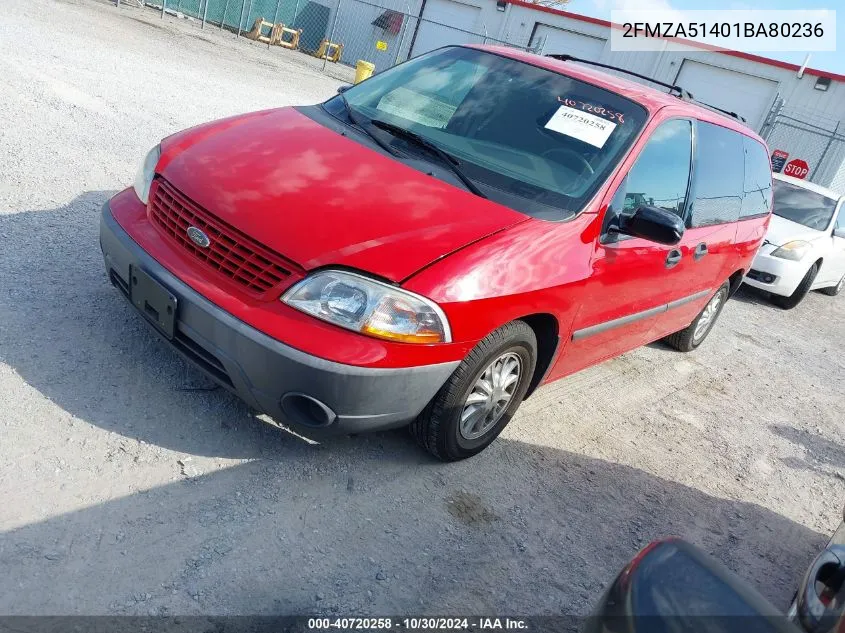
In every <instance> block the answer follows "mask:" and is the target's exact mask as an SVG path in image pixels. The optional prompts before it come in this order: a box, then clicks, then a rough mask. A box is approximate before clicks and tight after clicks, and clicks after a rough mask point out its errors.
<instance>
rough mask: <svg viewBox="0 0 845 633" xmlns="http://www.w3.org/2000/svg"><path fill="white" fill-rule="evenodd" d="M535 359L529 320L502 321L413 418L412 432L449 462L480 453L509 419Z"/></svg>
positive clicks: (516, 405) (532, 369)
mask: <svg viewBox="0 0 845 633" xmlns="http://www.w3.org/2000/svg"><path fill="white" fill-rule="evenodd" d="M536 365H537V338H536V336H535V335H534V331H533V330H532V329H531V328H530V327H529V326H528V324H527V323H525V322H524V321H512V322H511V323H508V324H507V325H504V326H502V327H501V328H499V329H498V330H496V331H494V332H492V333H491V334H489V335H488V336H487V337H486V338H485V339H483V340H482V341H481V342H480V343H479V344H478V345H476V346H475V348H473V350H472V351H471V352H470V353H469V354H468V355H467V357H466V358H465V359H464V360H463V361H462V362H461V364H460V365H458V368H457V369H456V370H455V371H454V373H453V374H452V376H451V377H450V378H449V380H447V381H446V384H444V385H443V386H442V387H441V388H440V391H438V392H437V395H435V396H434V398H433V399H432V400H431V402H430V403H429V404H428V406H427V407H426V408H425V409H424V410H423V412H422V413H421V414H420V415H419V417H417V419H416V420H414V421H413V422H412V423H411V426H410V430H411V434H412V435H413V436H414V438H415V439H416V440H417V443H419V445H420V446H422V447H423V448H424V449H426V450H427V451H428V452H429V453H431V454H432V455H434V456H435V457H437V458H438V459H440V460H442V461H444V462H451V461H457V460H459V459H466V458H467V457H472V456H473V455H476V454H478V453H480V452H481V451H483V450H484V449H485V448H487V446H489V445H490V443H491V442H492V441H493V440H495V439H496V437H497V436H498V435H499V433H501V432H502V429H504V428H505V426H507V424H508V422H510V419H511V417H513V414H514V413H515V412H516V410H517V408H518V407H519V405H520V404H521V403H522V399H523V398H524V397H525V392H526V391H528V385H529V384H530V383H531V377H532V376H533V375H534V368H535V367H536ZM509 380H510V381H511V382H508V381H509ZM505 383H507V384H505ZM488 392H489V394H490V395H489V396H488V395H487V394H488Z"/></svg>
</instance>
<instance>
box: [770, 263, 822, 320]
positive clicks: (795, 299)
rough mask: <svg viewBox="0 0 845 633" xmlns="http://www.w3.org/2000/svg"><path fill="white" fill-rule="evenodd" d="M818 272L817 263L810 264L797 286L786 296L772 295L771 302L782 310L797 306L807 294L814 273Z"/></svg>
mask: <svg viewBox="0 0 845 633" xmlns="http://www.w3.org/2000/svg"><path fill="white" fill-rule="evenodd" d="M818 274H819V264H818V262H816V263H815V264H813V265H812V266H810V270H808V271H807V274H806V275H804V279H802V280H801V283H800V284H798V287H797V288H796V289H795V292H793V293H792V294H791V295H789V296H788V297H783V296H781V295H772V303H774V304H775V305H776V306H777V307H779V308H781V309H782V310H792V308H794V307H795V306H797V305H798V304H799V303H801V301H802V300H803V299H804V297H806V296H807V293H808V292H810V286H812V285H813V281H815V279H816V275H818Z"/></svg>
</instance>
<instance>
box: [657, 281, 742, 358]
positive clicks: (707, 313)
mask: <svg viewBox="0 0 845 633" xmlns="http://www.w3.org/2000/svg"><path fill="white" fill-rule="evenodd" d="M730 289H731V284H730V282H728V281H726V282H725V283H723V284H722V285H721V286H719V289H718V290H717V291H716V292H714V293H713V296H712V297H710V300H709V301H708V302H707V305H705V306H704V308H702V310H701V312H699V313H698V316H697V317H695V320H693V322H692V323H690V324H689V325H688V326H687V327H685V328H684V329H683V330H679V331H678V332H675V333H674V334H670V335H669V336H667V337H666V338H664V339H663V340H664V342H666V343H667V344H669V345H670V346H672V347H674V348H675V349H676V350H678V351H679V352H691V351H692V350H694V349H695V348H696V347H698V346H699V345H701V344H702V343H703V342H704V339H706V338H707V335H708V334H710V330H712V329H713V326H714V325H715V323H716V321H717V320H718V318H719V315H720V314H722V308H724V307H725V302H726V301H727V300H728V297H729V296H730Z"/></svg>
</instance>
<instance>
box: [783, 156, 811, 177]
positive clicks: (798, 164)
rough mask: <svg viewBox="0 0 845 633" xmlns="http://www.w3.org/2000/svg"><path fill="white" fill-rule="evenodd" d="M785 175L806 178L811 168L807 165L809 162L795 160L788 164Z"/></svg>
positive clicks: (784, 170) (784, 171)
mask: <svg viewBox="0 0 845 633" xmlns="http://www.w3.org/2000/svg"><path fill="white" fill-rule="evenodd" d="M783 173H784V174H785V175H787V176H792V177H793V178H805V177H806V176H807V174H808V173H810V167H809V166H808V165H807V161H804V160H801V159H800V158H793V159H792V160H791V161H789V162H788V163H787V164H786V167H784V169H783Z"/></svg>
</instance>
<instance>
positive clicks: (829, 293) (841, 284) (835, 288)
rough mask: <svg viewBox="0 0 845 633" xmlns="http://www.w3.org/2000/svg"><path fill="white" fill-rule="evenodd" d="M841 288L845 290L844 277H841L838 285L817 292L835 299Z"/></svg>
mask: <svg viewBox="0 0 845 633" xmlns="http://www.w3.org/2000/svg"><path fill="white" fill-rule="evenodd" d="M842 288H845V275H843V276H842V279H840V280H839V283H838V284H836V285H835V286H831V287H830V288H822V289H821V290H819V292H821V293H822V294H825V295H827V296H828V297H835V296H836V295H838V294H839V293H840V292H842Z"/></svg>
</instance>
